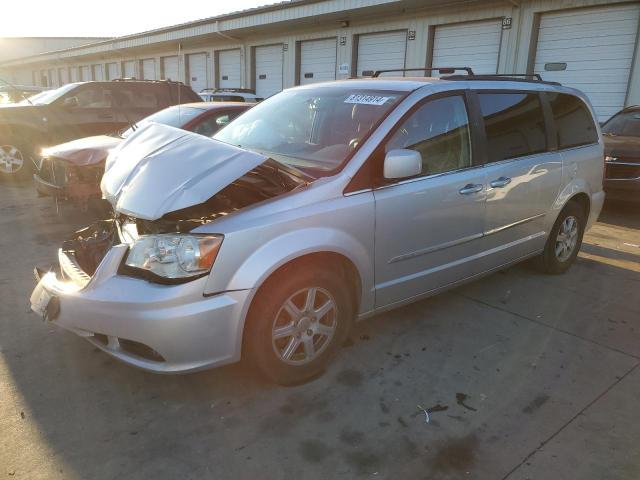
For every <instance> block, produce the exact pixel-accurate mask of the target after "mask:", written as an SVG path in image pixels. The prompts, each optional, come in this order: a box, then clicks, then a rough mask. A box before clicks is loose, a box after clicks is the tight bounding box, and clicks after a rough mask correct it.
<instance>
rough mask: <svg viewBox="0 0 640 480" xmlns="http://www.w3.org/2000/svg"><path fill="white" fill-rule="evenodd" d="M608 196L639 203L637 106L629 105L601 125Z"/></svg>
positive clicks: (639, 118)
mask: <svg viewBox="0 0 640 480" xmlns="http://www.w3.org/2000/svg"><path fill="white" fill-rule="evenodd" d="M602 134H603V136H604V144H605V155H606V157H605V179H604V189H605V191H606V192H607V198H608V199H612V200H624V201H633V202H640V106H635V107H628V108H625V109H624V110H622V111H620V112H618V113H617V114H616V115H614V116H613V117H611V118H610V119H609V120H608V121H607V122H606V123H605V124H604V125H603V126H602Z"/></svg>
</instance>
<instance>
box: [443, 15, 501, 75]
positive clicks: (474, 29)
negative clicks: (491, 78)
mask: <svg viewBox="0 0 640 480" xmlns="http://www.w3.org/2000/svg"><path fill="white" fill-rule="evenodd" d="M501 40H502V21H500V20H488V21H482V22H471V23H459V24H455V25H440V26H437V27H436V29H435V36H434V41H433V61H432V66H434V67H471V68H473V71H474V72H475V73H478V74H493V73H498V57H499V55H500V41H501Z"/></svg>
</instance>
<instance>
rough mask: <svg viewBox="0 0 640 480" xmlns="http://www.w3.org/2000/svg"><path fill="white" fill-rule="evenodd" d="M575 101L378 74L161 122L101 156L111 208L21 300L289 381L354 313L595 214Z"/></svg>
mask: <svg viewBox="0 0 640 480" xmlns="http://www.w3.org/2000/svg"><path fill="white" fill-rule="evenodd" d="M602 176H603V142H602V137H601V134H600V131H599V127H598V125H597V122H595V120H594V113H593V111H592V108H591V107H590V105H589V103H588V101H587V99H586V97H585V96H584V95H583V94H582V93H580V92H578V91H576V90H573V89H570V88H564V87H562V86H559V85H555V84H550V83H545V82H541V81H522V80H520V81H518V80H517V79H504V78H495V79H492V78H487V77H477V78H476V77H469V78H464V77H451V78H450V79H433V78H389V77H387V78H378V79H358V80H347V81H337V82H330V83H325V84H316V85H309V86H303V87H297V88H294V89H290V90H287V91H284V92H282V93H280V94H278V95H275V96H273V97H271V98H269V99H267V100H265V101H264V102H263V103H261V104H259V105H258V106H256V107H254V108H253V109H251V110H249V111H248V112H246V113H245V114H243V115H242V116H241V117H239V118H238V119H236V120H235V121H233V122H232V123H231V124H229V125H228V126H227V127H225V128H224V129H223V130H221V131H220V132H219V133H218V134H217V135H216V136H215V137H214V139H209V138H204V137H201V136H197V135H194V134H192V133H189V132H184V131H180V130H177V129H173V128H171V127H168V126H162V125H149V126H146V127H145V128H142V129H139V130H138V131H137V132H136V133H135V134H134V135H132V136H131V137H130V138H128V139H127V140H126V141H125V142H123V143H122V144H121V145H120V146H119V147H118V149H117V150H116V151H114V152H113V153H112V154H111V155H110V157H109V159H108V161H107V167H106V173H105V176H104V178H103V181H102V191H103V195H104V196H105V198H107V199H108V200H109V201H110V202H111V203H112V204H113V206H114V209H115V212H116V216H115V218H114V219H113V220H106V221H103V222H98V223H97V224H94V225H92V226H90V227H88V228H87V229H85V230H82V231H80V232H78V233H76V235H75V236H74V237H73V238H71V239H69V240H68V241H67V242H65V243H64V244H63V246H62V248H61V249H60V251H59V264H60V265H59V270H60V271H59V273H55V272H48V273H45V272H44V271H42V272H40V273H39V276H40V277H41V278H40V281H39V283H38V286H37V287H36V289H35V290H34V292H33V294H32V296H31V305H32V309H33V310H34V311H36V312H38V313H40V314H41V315H43V316H45V318H47V319H48V320H49V321H51V322H53V323H54V324H56V325H59V326H61V327H63V328H65V329H67V330H70V331H72V332H75V333H76V334H78V335H81V336H83V337H86V339H87V340H89V341H90V342H91V343H93V344H94V345H95V346H97V347H99V348H101V349H102V350H104V351H105V352H107V353H109V354H111V355H113V356H114V357H116V358H118V359H120V360H123V361H125V362H127V363H129V364H131V365H135V366H137V367H140V368H143V369H146V370H150V371H154V372H159V373H178V372H190V371H194V370H199V369H203V368H207V367H214V366H219V365H223V364H227V363H231V362H235V361H237V360H239V359H240V358H241V357H250V358H251V359H252V360H253V361H254V362H255V364H256V365H257V366H258V367H259V368H260V369H261V370H262V371H263V372H264V373H265V374H266V375H267V376H268V377H269V378H271V379H272V380H274V381H276V382H279V383H283V384H291V383H297V382H301V381H305V380H307V379H309V378H312V377H314V376H315V375H317V374H319V373H320V372H322V371H323V369H324V368H325V367H326V365H327V363H328V362H329V360H330V359H331V357H332V356H333V355H334V354H335V353H336V351H337V350H338V349H339V347H340V345H341V344H342V343H343V341H344V340H345V338H346V336H347V334H348V331H349V328H350V326H351V324H352V321H354V320H357V319H364V318H366V317H369V316H371V315H374V314H376V313H378V312H381V311H385V310H388V309H391V308H395V307H398V306H400V305H404V304H407V303H409V302H413V301H416V300H419V299H422V298H425V297H427V296H429V295H433V294H435V293H437V292H440V291H442V290H445V289H448V288H451V287H454V286H456V285H459V284H461V283H463V282H467V281H470V280H473V279H476V278H479V277H481V276H482V275H486V274H488V273H490V272H493V271H495V270H498V269H502V268H504V267H506V266H509V265H512V264H514V263H517V262H520V261H523V260H525V259H529V258H532V257H536V258H537V262H538V263H539V265H540V266H541V268H542V269H544V270H545V271H547V272H550V273H562V272H564V271H566V270H567V269H568V268H569V266H570V265H571V263H572V262H573V261H574V259H575V258H576V255H577V253H578V250H579V249H580V245H581V241H582V236H583V234H584V231H585V230H586V229H587V228H589V227H590V226H591V224H593V222H594V221H595V220H596V219H597V217H598V215H599V213H600V210H601V208H602V204H603V201H604V193H603V191H602Z"/></svg>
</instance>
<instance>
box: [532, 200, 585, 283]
mask: <svg viewBox="0 0 640 480" xmlns="http://www.w3.org/2000/svg"><path fill="white" fill-rule="evenodd" d="M585 226H586V215H585V212H584V210H583V209H582V207H581V206H580V205H579V204H578V203H577V202H573V201H570V202H569V203H568V204H567V205H566V206H565V207H564V209H563V210H562V211H561V212H560V215H558V218H557V219H556V223H555V224H554V225H553V228H552V229H551V233H550V235H549V238H548V239H547V244H546V245H545V248H544V252H543V253H542V255H541V256H540V258H539V266H540V268H541V269H542V271H544V272H545V273H551V274H560V273H564V272H566V271H567V270H568V269H569V267H571V265H572V264H573V262H574V261H575V259H576V257H577V256H578V252H579V251H580V247H581V246H582V237H583V235H584V228H585Z"/></svg>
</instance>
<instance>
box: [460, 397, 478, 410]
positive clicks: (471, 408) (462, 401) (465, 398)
mask: <svg viewBox="0 0 640 480" xmlns="http://www.w3.org/2000/svg"><path fill="white" fill-rule="evenodd" d="M468 398H471V397H470V396H469V395H467V394H466V393H456V403H457V404H458V405H460V406H462V407H464V408H466V409H467V410H471V411H472V412H477V411H478V409H476V408H473V407H471V406H469V405H467V404H466V403H465V401H466V400H467V399H468Z"/></svg>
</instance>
